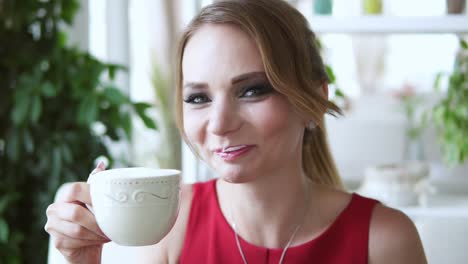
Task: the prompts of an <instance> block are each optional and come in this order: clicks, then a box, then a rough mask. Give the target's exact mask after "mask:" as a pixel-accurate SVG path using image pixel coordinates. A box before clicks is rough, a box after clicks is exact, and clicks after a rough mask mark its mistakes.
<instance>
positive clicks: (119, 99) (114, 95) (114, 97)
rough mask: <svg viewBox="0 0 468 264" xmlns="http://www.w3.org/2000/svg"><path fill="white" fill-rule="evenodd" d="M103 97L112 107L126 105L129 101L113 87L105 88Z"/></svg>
mask: <svg viewBox="0 0 468 264" xmlns="http://www.w3.org/2000/svg"><path fill="white" fill-rule="evenodd" d="M103 95H104V97H105V98H106V99H107V100H108V101H109V102H110V103H111V104H114V105H120V104H124V103H128V102H129V101H130V99H129V98H128V97H127V96H126V95H124V94H123V93H122V91H120V90H119V89H117V88H115V87H107V88H106V89H104V92H103Z"/></svg>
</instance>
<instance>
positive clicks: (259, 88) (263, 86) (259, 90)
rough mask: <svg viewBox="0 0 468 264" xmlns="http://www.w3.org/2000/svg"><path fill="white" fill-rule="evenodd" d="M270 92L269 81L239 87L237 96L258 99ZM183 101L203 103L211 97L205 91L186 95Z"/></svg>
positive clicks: (271, 90)
mask: <svg viewBox="0 0 468 264" xmlns="http://www.w3.org/2000/svg"><path fill="white" fill-rule="evenodd" d="M272 92H274V89H273V87H272V86H271V85H270V84H269V83H260V84H255V85H251V86H247V87H245V88H242V89H240V92H239V98H245V99H258V98H261V97H263V96H266V95H268V94H270V93H272ZM183 101H184V102H185V103H188V104H204V103H208V102H211V99H210V98H209V96H208V95H207V94H206V93H204V92H200V93H193V94H190V95H188V96H187V97H186V98H185V99H184V100H183Z"/></svg>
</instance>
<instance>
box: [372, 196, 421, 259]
mask: <svg viewBox="0 0 468 264" xmlns="http://www.w3.org/2000/svg"><path fill="white" fill-rule="evenodd" d="M369 263H402V264H404V263H412V264H416V263H427V260H426V257H425V254H424V249H423V247H422V243H421V239H420V238H419V234H418V231H417V229H416V226H415V225H414V223H413V221H411V219H410V218H409V217H408V216H406V215H405V214H404V213H403V212H401V211H398V210H395V209H392V208H390V207H386V206H384V205H382V204H377V205H376V206H375V208H374V210H373V212H372V218H371V224H370V233H369Z"/></svg>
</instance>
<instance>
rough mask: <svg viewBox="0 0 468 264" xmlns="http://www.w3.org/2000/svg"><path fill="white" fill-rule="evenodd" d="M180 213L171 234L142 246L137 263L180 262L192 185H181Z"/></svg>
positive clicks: (190, 202)
mask: <svg viewBox="0 0 468 264" xmlns="http://www.w3.org/2000/svg"><path fill="white" fill-rule="evenodd" d="M181 189H182V190H181V198H180V208H179V215H178V216H177V220H176V222H175V224H174V227H173V228H172V230H171V231H170V232H169V234H168V235H167V236H166V237H165V238H164V239H163V240H161V242H159V243H158V244H156V245H152V246H147V247H142V248H141V251H140V254H139V257H138V258H139V259H138V262H137V263H178V259H179V256H180V253H181V251H182V247H183V245H184V238H185V230H186V229H187V223H188V219H189V215H190V206H191V204H192V185H191V184H183V185H182V186H181Z"/></svg>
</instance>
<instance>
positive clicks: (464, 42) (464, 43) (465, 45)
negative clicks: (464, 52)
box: [460, 38, 468, 49]
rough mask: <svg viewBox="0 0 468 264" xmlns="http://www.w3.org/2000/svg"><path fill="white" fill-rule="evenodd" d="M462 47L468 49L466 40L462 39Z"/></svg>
mask: <svg viewBox="0 0 468 264" xmlns="http://www.w3.org/2000/svg"><path fill="white" fill-rule="evenodd" d="M460 46H461V47H462V48H463V49H468V42H466V41H465V40H464V39H462V38H460Z"/></svg>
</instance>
